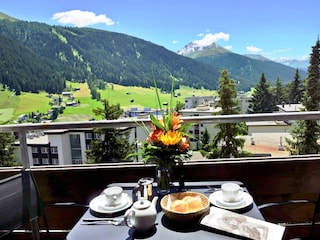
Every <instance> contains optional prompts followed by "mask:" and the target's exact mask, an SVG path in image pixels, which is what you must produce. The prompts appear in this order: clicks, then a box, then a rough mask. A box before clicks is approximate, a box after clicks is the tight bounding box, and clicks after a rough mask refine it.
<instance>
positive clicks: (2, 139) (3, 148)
mask: <svg viewBox="0 0 320 240" xmlns="http://www.w3.org/2000/svg"><path fill="white" fill-rule="evenodd" d="M13 144H14V135H13V134H12V133H0V166H1V167H11V166H17V165H19V163H18V162H17V161H15V158H14V146H13Z"/></svg>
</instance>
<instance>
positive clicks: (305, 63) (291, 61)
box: [274, 58, 310, 71]
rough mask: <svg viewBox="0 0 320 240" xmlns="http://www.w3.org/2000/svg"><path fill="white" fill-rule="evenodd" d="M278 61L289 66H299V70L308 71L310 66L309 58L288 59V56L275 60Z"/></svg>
mask: <svg viewBox="0 0 320 240" xmlns="http://www.w3.org/2000/svg"><path fill="white" fill-rule="evenodd" d="M274 61H275V62H277V63H281V64H284V65H287V66H289V67H293V68H298V69H299V70H300V69H301V70H304V71H307V69H308V67H309V64H310V63H309V59H305V60H297V59H288V58H279V59H275V60H274Z"/></svg>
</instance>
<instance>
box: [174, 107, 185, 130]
mask: <svg viewBox="0 0 320 240" xmlns="http://www.w3.org/2000/svg"><path fill="white" fill-rule="evenodd" d="M181 123H183V120H180V115H179V113H178V112H173V114H172V131H176V130H178V129H179V128H180V127H181Z"/></svg>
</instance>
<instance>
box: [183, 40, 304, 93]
mask: <svg viewBox="0 0 320 240" xmlns="http://www.w3.org/2000/svg"><path fill="white" fill-rule="evenodd" d="M178 54H183V55H184V56H187V57H190V58H192V59H195V60H197V61H200V62H203V63H206V64H210V65H212V66H214V67H216V68H219V69H222V68H226V69H227V70H228V71H229V73H230V74H231V76H232V77H233V78H234V79H235V80H236V81H237V82H238V83H239V85H240V88H241V89H242V90H247V89H248V88H250V87H252V86H255V85H256V84H257V82H258V81H259V79H260V77H261V74H262V73H264V74H265V77H266V78H267V80H268V81H270V83H271V84H274V83H275V81H276V80H277V78H279V79H280V81H282V82H283V83H289V82H291V81H292V80H293V77H294V74H295V71H296V69H295V68H292V67H289V66H286V65H284V64H280V63H277V62H274V61H271V60H269V59H267V58H264V57H262V56H259V55H247V56H244V55H240V54H236V53H233V52H231V51H229V50H227V49H224V48H223V47H221V46H219V45H217V44H216V43H212V44H211V45H207V46H200V45H197V44H196V43H194V42H192V43H189V44H188V45H186V46H185V47H184V48H183V49H181V50H180V51H179V52H178ZM299 73H300V75H301V77H302V78H303V77H305V76H306V72H305V71H303V70H299Z"/></svg>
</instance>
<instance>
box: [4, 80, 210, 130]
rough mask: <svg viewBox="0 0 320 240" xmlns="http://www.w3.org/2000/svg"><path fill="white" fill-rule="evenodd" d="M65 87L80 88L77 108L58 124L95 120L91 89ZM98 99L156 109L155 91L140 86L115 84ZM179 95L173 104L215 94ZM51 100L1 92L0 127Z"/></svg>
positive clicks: (166, 98)
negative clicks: (186, 99)
mask: <svg viewBox="0 0 320 240" xmlns="http://www.w3.org/2000/svg"><path fill="white" fill-rule="evenodd" d="M67 87H68V88H70V89H72V88H80V90H78V91H74V92H73V95H74V97H75V100H76V101H79V102H80V104H79V106H76V107H66V109H65V110H64V113H63V114H61V115H59V118H58V119H57V121H59V122H70V121H86V120H89V119H91V118H92V117H95V116H94V115H93V109H96V108H98V107H100V108H101V107H102V104H101V102H100V101H97V100H93V99H91V96H90V90H89V88H88V85H87V84H86V83H72V82H67ZM100 94H101V99H107V100H109V101H110V102H111V103H112V104H117V103H119V104H120V106H121V108H122V109H124V110H128V109H130V108H132V107H137V108H139V109H143V108H145V107H150V108H158V105H157V99H156V95H155V89H154V88H142V87H125V86H121V85H117V84H113V85H111V84H108V85H107V88H106V90H101V91H100ZM176 94H177V95H179V96H178V97H175V98H174V99H173V105H175V104H176V103H177V101H180V102H182V103H183V102H184V98H185V97H191V96H192V95H195V96H209V95H214V94H216V92H214V91H211V90H206V89H193V88H190V87H186V86H182V87H181V88H180V89H178V90H177V91H176ZM160 99H161V102H170V94H169V93H160ZM49 102H50V98H48V97H47V93H45V92H41V93H39V94H35V93H25V92H23V93H22V94H21V95H20V96H15V95H14V94H12V93H11V92H10V91H8V90H5V91H0V124H4V123H7V122H9V121H10V120H13V121H14V120H16V119H17V118H18V116H19V115H21V114H29V113H31V112H38V111H39V112H42V113H46V112H47V111H48V110H49V109H50V105H49Z"/></svg>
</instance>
